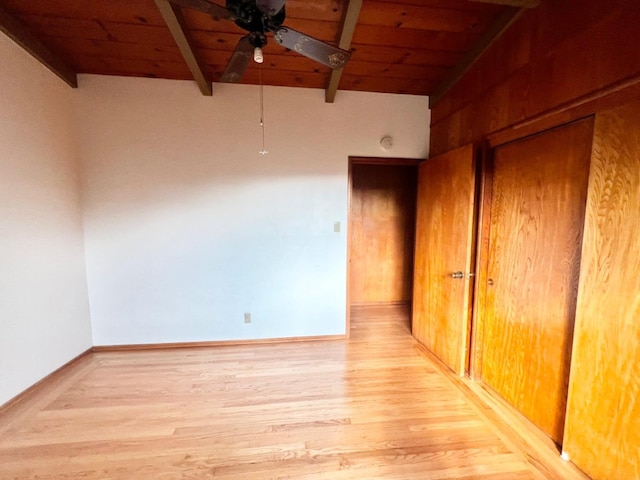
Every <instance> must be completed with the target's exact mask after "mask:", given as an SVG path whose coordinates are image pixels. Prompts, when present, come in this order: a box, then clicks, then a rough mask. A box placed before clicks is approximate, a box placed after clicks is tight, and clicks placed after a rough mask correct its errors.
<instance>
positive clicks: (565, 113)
mask: <svg viewBox="0 0 640 480" xmlns="http://www.w3.org/2000/svg"><path fill="white" fill-rule="evenodd" d="M638 25H640V2H638V1H635V0H612V1H607V2H604V1H601V0H584V1H581V2H577V1H575V0H550V1H542V2H541V4H540V6H539V7H537V8H535V9H532V10H530V11H527V12H526V13H524V14H523V15H522V16H521V17H520V19H519V20H518V21H517V22H516V23H515V24H514V25H513V26H512V27H511V29H510V30H509V31H507V32H506V33H505V34H504V35H503V37H502V38H501V39H499V40H498V41H497V42H495V43H494V45H493V46H492V47H491V48H490V49H489V50H488V51H487V52H486V53H485V54H484V56H483V57H482V58H481V59H479V61H478V62H477V63H476V64H475V65H474V66H473V67H472V68H471V69H470V70H469V72H467V74H466V75H465V76H464V77H463V78H462V79H461V80H460V81H459V82H458V83H457V84H456V85H455V86H454V87H453V88H452V89H451V90H450V91H449V92H448V93H447V95H445V96H444V97H443V98H442V99H441V101H440V102H438V103H437V104H436V105H433V106H432V124H431V153H432V155H438V154H441V153H443V152H447V151H450V150H453V149H455V148H457V147H459V146H461V145H464V144H467V143H469V142H472V141H474V142H482V141H485V142H487V143H488V144H489V145H490V146H492V147H496V146H498V145H501V144H504V143H506V142H509V141H513V140H516V139H519V138H523V137H525V136H527V135H530V134H533V133H536V132H540V131H542V130H545V129H547V128H551V127H554V126H559V125H561V124H564V123H567V122H569V121H573V120H576V119H578V118H582V117H586V116H588V115H592V114H596V126H595V143H594V150H593V157H592V161H591V172H590V180H589V187H588V192H587V211H586V227H585V228H586V229H585V233H584V241H583V244H582V261H581V269H580V293H579V297H578V306H577V311H576V323H575V325H576V330H575V339H574V343H573V352H572V366H571V372H570V380H569V399H568V407H567V417H566V424H565V437H564V443H563V448H564V450H565V451H566V453H567V454H568V456H569V457H570V458H571V459H572V461H574V462H575V463H576V464H577V465H578V466H579V467H580V468H582V469H583V470H585V471H586V472H587V473H588V474H589V475H591V476H592V477H593V478H594V479H598V480H604V479H618V478H620V479H622V478H624V479H627V478H630V479H640V453H639V452H640V448H639V445H640V437H639V436H638V433H637V432H638V431H640V424H639V423H638V422H639V420H638V419H639V418H640V410H639V409H640V406H639V405H640V401H639V400H638V398H640V383H639V381H638V377H637V372H638V369H639V368H640V356H639V355H640V354H639V351H640V330H639V328H640V327H639V323H638V322H639V318H640V310H639V303H638V302H639V300H638V298H640V297H639V294H638V292H639V291H640V284H639V283H638V278H640V277H639V274H638V272H639V271H640V240H639V238H640V229H639V228H640V227H639V226H638V225H640V220H639V219H640V197H638V195H640V194H639V193H638V192H640V179H639V175H640V174H639V172H640V163H639V162H640V160H639V159H640V138H638V131H639V130H640V108H638V104H637V103H636V104H635V107H632V106H625V107H621V110H617V111H612V112H609V110H611V109H612V108H613V107H618V106H621V105H625V104H630V102H634V101H636V100H637V99H638V98H640V36H639V34H638V27H637V26H638ZM479 275H480V278H482V276H483V273H482V271H480V272H479Z"/></svg>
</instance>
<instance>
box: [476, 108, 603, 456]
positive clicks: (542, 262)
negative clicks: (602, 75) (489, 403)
mask: <svg viewBox="0 0 640 480" xmlns="http://www.w3.org/2000/svg"><path fill="white" fill-rule="evenodd" d="M592 135H593V121H592V119H587V120H582V121H580V122H576V123H573V124H570V125H567V126H563V127H560V128H557V129H554V130H550V131H547V132H545V133H542V134H539V135H536V136H534V137H529V138H526V139H524V140H520V141H517V142H514V143H510V144H507V145H504V146H501V147H498V148H496V149H495V151H494V154H493V165H492V169H493V173H492V185H493V186H492V194H491V196H492V199H491V208H490V222H489V229H490V231H489V251H488V256H489V257H488V269H487V272H486V279H487V285H486V287H485V292H486V298H485V309H484V314H483V320H482V321H483V340H482V373H481V377H482V379H483V380H484V382H486V383H487V384H488V385H489V386H491V387H492V388H493V389H494V390H495V391H496V392H498V393H499V394H500V395H501V396H503V397H504V398H505V399H506V400H507V401H509V402H510V403H511V404H512V405H514V406H515V407H516V408H517V409H518V410H520V411H521V412H522V413H523V414H524V415H525V416H527V417H528V418H529V419H530V420H532V421H533V423H535V424H536V425H538V426H539V427H540V428H541V429H542V430H543V431H544V432H546V433H547V434H548V435H549V436H550V437H551V438H552V439H553V440H554V441H556V442H558V443H560V442H561V441H562V434H563V428H564V418H565V411H566V398H567V386H568V380H569V365H570V359H571V342H572V335H573V325H574V320H575V306H576V293H577V288H578V275H579V269H580V253H581V242H582V231H583V224H584V210H585V202H586V193H587V180H588V172H589V160H590V155H591V143H592Z"/></svg>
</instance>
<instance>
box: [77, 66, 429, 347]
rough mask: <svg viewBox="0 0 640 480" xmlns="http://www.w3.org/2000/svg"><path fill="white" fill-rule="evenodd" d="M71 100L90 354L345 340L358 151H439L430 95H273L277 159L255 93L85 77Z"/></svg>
mask: <svg viewBox="0 0 640 480" xmlns="http://www.w3.org/2000/svg"><path fill="white" fill-rule="evenodd" d="M76 100H77V103H76V111H77V121H78V128H79V132H80V135H79V138H80V152H81V158H82V162H83V167H82V170H83V192H84V194H83V198H84V202H85V203H84V226H85V240H86V258H87V270H88V282H89V295H90V302H91V311H92V324H93V341H94V344H95V345H111V344H130V343H134V344H135V343H155V342H183V341H208V340H229V339H248V338H276V337H291V336H307V335H331V334H343V333H344V330H345V290H346V220H347V161H348V156H349V155H360V156H383V155H384V152H383V151H382V150H381V149H380V148H379V145H378V142H379V139H380V138H381V137H382V136H383V135H385V134H390V135H392V136H393V137H394V140H395V145H394V148H393V149H392V151H391V152H389V153H388V154H386V156H397V157H412V158H424V157H426V156H427V153H428V151H427V148H428V129H429V112H428V104H427V98H426V97H416V96H401V95H380V94H367V93H356V92H342V91H341V92H338V96H337V100H336V103H334V104H325V103H324V92H323V91H321V90H309V89H289V88H276V87H266V88H265V119H266V147H267V150H268V151H269V154H268V155H266V156H262V155H260V154H259V153H258V151H259V150H260V148H261V132H260V128H259V124H258V119H259V90H258V88H257V87H255V86H242V85H214V95H213V97H212V98H207V97H203V96H201V95H200V93H199V91H198V89H197V87H196V86H195V84H194V83H193V82H183V81H169V80H156V79H131V78H116V77H99V76H92V75H87V76H81V77H80V89H79V91H78V95H77V97H76ZM334 222H340V223H341V227H342V228H341V231H340V233H334V231H333V225H334ZM245 312H250V313H251V315H252V318H253V322H252V323H251V324H245V323H244V322H243V314H244V313H245Z"/></svg>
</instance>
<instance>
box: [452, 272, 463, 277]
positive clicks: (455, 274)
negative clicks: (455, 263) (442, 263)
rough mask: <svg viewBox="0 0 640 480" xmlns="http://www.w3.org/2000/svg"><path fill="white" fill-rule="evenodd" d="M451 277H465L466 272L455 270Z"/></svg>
mask: <svg viewBox="0 0 640 480" xmlns="http://www.w3.org/2000/svg"><path fill="white" fill-rule="evenodd" d="M451 278H464V273H462V272H453V273H452V274H451Z"/></svg>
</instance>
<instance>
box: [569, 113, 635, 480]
mask: <svg viewBox="0 0 640 480" xmlns="http://www.w3.org/2000/svg"><path fill="white" fill-rule="evenodd" d="M586 218H587V221H586V227H585V233H584V243H583V254H582V271H581V274H580V289H579V293H578V308H577V314H576V329H575V340H574V343H573V357H572V364H571V382H570V388H569V407H568V409H567V428H566V431H565V442H564V444H563V450H564V451H565V453H566V454H567V455H568V456H569V458H570V459H571V460H572V461H573V462H575V464H576V465H578V466H579V467H580V468H581V469H582V470H584V471H585V472H586V473H587V474H588V475H589V476H590V477H592V478H593V479H594V480H605V479H638V478H640V376H639V375H638V368H639V367H640V101H636V102H634V103H630V104H628V105H625V106H623V107H619V108H617V109H616V110H612V111H609V112H605V113H602V114H598V115H597V117H596V122H595V135H594V144H593V156H592V161H591V176H590V179H589V197H588V203H587V215H586Z"/></svg>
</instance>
